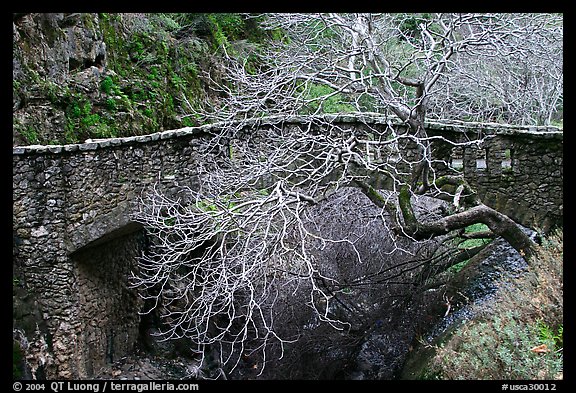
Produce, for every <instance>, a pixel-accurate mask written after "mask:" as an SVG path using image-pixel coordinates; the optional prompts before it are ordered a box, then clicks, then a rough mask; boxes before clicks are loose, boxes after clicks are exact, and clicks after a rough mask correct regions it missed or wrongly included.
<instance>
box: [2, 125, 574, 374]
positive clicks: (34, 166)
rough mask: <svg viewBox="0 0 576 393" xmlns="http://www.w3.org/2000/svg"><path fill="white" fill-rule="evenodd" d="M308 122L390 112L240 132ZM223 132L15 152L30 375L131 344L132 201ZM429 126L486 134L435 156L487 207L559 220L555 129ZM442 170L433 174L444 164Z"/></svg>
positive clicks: (95, 363) (17, 282)
mask: <svg viewBox="0 0 576 393" xmlns="http://www.w3.org/2000/svg"><path fill="white" fill-rule="evenodd" d="M314 119H321V120H322V121H324V122H326V121H328V122H332V123H335V124H338V125H339V126H341V127H347V128H354V127H367V126H370V127H380V128H383V129H385V128H386V127H390V125H391V123H390V119H386V118H384V117H381V116H378V115H369V114H366V115H356V116H352V115H326V116H324V117H322V118H320V117H316V118H307V117H293V118H279V117H271V118H265V119H258V120H254V121H252V122H248V123H247V125H246V127H248V128H250V127H253V128H254V129H255V130H260V131H262V130H264V131H265V130H266V128H267V127H272V126H278V127H285V128H289V127H299V126H302V125H304V124H308V123H309V122H310V121H311V120H314ZM394 126H395V127H403V126H402V125H401V124H400V123H398V124H395V125H394ZM219 127H221V125H218V124H213V125H206V126H201V127H193V128H183V129H179V130H171V131H164V132H159V133H156V134H151V135H145V136H136V137H129V138H117V139H108V140H98V141H94V142H90V143H84V144H75V145H64V146H17V147H13V268H14V273H13V284H14V285H13V287H14V290H13V302H14V316H13V323H14V327H15V328H18V329H19V330H20V331H23V332H24V333H25V335H26V337H27V339H28V342H29V343H30V352H31V353H32V352H33V353H35V359H36V363H35V367H36V366H37V367H38V369H37V371H36V373H37V375H44V376H46V377H47V378H86V377H91V376H93V375H95V374H96V373H97V372H98V370H99V368H100V367H102V366H104V365H105V364H107V363H110V362H113V361H115V360H117V359H118V358H120V357H122V356H124V355H125V354H127V353H128V352H129V351H130V350H131V349H132V348H133V346H134V344H135V342H136V341H137V339H138V336H139V334H140V331H139V329H140V315H139V314H138V311H139V310H140V309H141V307H142V304H141V300H140V299H139V298H138V296H137V295H136V294H135V291H133V290H131V289H130V288H129V284H128V277H129V275H130V273H131V271H132V270H133V269H134V267H135V265H136V260H137V258H138V256H139V255H140V253H141V251H142V249H143V247H144V241H145V239H144V236H143V231H142V230H141V227H140V226H139V225H138V224H137V223H135V222H134V221H133V220H132V218H131V216H132V213H133V212H134V209H135V208H136V207H137V202H138V196H139V195H140V194H141V192H142V191H143V190H146V189H147V188H148V187H150V186H151V185H152V184H154V183H158V184H159V185H160V187H161V188H162V189H163V190H164V191H168V192H177V190H178V187H179V186H181V185H187V186H190V187H196V186H197V185H198V184H199V182H200V181H201V178H202V173H201V171H200V170H199V168H200V167H201V166H200V165H198V164H199V163H200V162H202V160H203V154H204V153H202V151H203V149H202V146H204V145H205V144H206V143H207V142H208V141H209V140H210V138H211V136H210V135H211V133H210V131H211V130H217V129H218V128H219ZM427 128H428V134H429V135H430V136H443V137H444V138H446V139H448V140H452V141H455V142H458V141H470V140H475V139H478V138H481V137H485V136H490V138H488V139H486V142H485V143H483V144H482V146H481V148H480V147H477V148H474V147H467V148H465V149H462V148H460V149H456V148H453V147H452V146H451V145H450V144H448V143H445V142H442V141H441V140H440V139H439V140H438V142H434V144H435V146H434V149H433V152H434V155H435V157H436V158H439V159H442V160H444V161H445V162H446V163H448V165H449V166H451V167H452V168H454V169H457V170H461V171H463V172H464V175H465V177H466V178H467V180H468V181H469V182H470V183H471V184H472V185H473V186H476V187H477V189H478V191H479V194H480V197H481V198H482V199H483V201H484V202H485V203H486V204H487V205H490V206H492V207H495V208H497V209H498V210H500V211H502V212H503V213H505V214H508V215H509V216H510V217H511V218H513V219H514V220H516V221H517V222H519V223H521V224H523V225H526V226H529V227H533V228H539V229H542V230H547V229H549V228H551V227H553V226H559V225H562V220H563V218H562V217H563V210H562V209H563V180H562V179H563V134H562V132H560V131H559V130H558V129H556V128H546V127H538V128H536V127H533V128H522V127H513V126H504V125H496V124H471V123H459V122H451V123H450V124H441V123H432V122H430V123H428V124H427ZM255 132H256V131H255ZM443 165H444V164H440V165H439V166H438V168H437V170H438V171H439V173H441V172H442V171H443V170H447V169H448V168H446V165H444V168H443V167H442V166H443ZM375 181H376V182H378V179H375ZM384 183H385V182H383V183H382V184H384ZM32 363H34V362H32ZM35 367H34V368H35Z"/></svg>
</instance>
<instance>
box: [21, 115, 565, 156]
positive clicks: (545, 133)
mask: <svg viewBox="0 0 576 393" xmlns="http://www.w3.org/2000/svg"><path fill="white" fill-rule="evenodd" d="M311 121H316V122H329V123H360V124H361V123H364V124H390V125H402V123H403V122H402V121H401V120H400V119H399V118H397V117H393V116H386V115H382V114H380V113H372V112H363V113H338V114H324V115H316V116H280V115H276V116H268V117H262V118H252V119H246V120H242V121H229V122H218V123H212V124H205V125H202V126H197V127H184V128H179V129H176V130H167V131H160V132H156V133H153V134H147V135H138V136H131V137H122V138H107V139H92V140H90V139H89V140H87V141H85V142H84V143H76V144H67V145H28V146H14V147H12V155H26V154H58V153H65V152H76V151H90V150H97V149H101V148H107V147H110V146H121V145H122V146H124V145H133V144H137V143H147V142H152V141H157V140H164V139H173V138H178V137H182V136H190V135H207V134H210V132H211V131H215V130H218V129H221V128H223V127H232V126H241V127H242V128H245V127H253V126H259V127H262V126H272V125H276V124H279V123H283V124H308V123H309V122H311ZM425 125H426V127H427V128H428V129H430V130H438V131H450V132H463V133H467V132H475V133H478V132H482V134H483V135H494V134H498V135H519V136H534V137H538V138H553V139H563V132H562V129H560V128H558V127H552V126H516V125H509V124H499V123H477V122H465V121H458V120H429V121H426V122H425Z"/></svg>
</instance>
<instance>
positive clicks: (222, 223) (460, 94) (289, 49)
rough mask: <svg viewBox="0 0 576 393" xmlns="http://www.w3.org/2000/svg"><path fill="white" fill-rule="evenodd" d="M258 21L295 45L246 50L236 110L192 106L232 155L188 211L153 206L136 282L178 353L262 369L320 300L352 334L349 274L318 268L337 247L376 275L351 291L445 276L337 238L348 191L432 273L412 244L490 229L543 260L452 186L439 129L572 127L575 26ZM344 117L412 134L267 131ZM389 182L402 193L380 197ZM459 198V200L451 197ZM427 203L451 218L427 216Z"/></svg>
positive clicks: (193, 193) (157, 197)
mask: <svg viewBox="0 0 576 393" xmlns="http://www.w3.org/2000/svg"><path fill="white" fill-rule="evenodd" d="M258 20H259V21H260V23H262V26H264V27H265V28H266V29H269V30H270V31H273V32H276V33H275V34H276V35H277V39H276V40H275V41H273V42H272V44H271V45H270V46H269V47H266V48H260V49H259V50H258V56H259V57H260V59H261V61H260V62H259V63H257V64H254V63H253V62H251V63H248V62H247V61H246V58H245V57H244V56H242V53H243V52H242V51H240V50H237V51H234V45H232V46H231V47H228V49H227V51H228V52H229V53H230V56H227V62H226V65H225V67H226V69H225V72H224V74H225V75H227V78H228V81H227V83H225V84H221V85H220V86H219V88H220V89H221V93H222V95H223V96H224V97H225V98H223V99H222V101H221V102H220V104H219V106H218V107H212V108H200V109H199V108H192V107H191V108H190V111H191V115H192V114H194V115H195V116H196V117H200V118H203V119H205V120H207V121H210V122H216V121H220V122H223V123H221V124H222V127H221V132H217V133H215V134H214V135H213V138H212V139H211V141H210V142H209V143H207V145H206V146H204V148H205V150H206V152H209V153H211V154H207V155H206V157H214V158H207V159H206V162H202V163H199V164H198V166H199V172H200V173H202V179H201V187H200V188H199V189H186V190H183V194H185V195H186V199H185V200H183V199H176V198H174V197H170V196H168V195H164V194H162V193H160V192H155V191H153V192H151V193H149V194H148V196H147V197H145V199H144V200H143V203H142V209H141V213H140V214H139V216H138V219H139V220H140V221H141V222H143V223H144V224H145V226H146V227H147V228H148V229H149V233H150V234H151V237H152V246H151V249H150V251H149V252H148V253H147V254H146V255H144V257H143V258H142V262H141V264H140V272H139V273H138V275H137V276H136V277H135V283H136V285H138V286H139V287H140V288H141V289H142V293H144V294H145V296H147V297H148V298H149V300H152V301H153V305H154V306H155V307H161V308H162V310H163V313H164V321H165V322H166V326H167V328H166V329H165V332H164V337H165V338H167V339H172V338H180V337H187V338H189V339H190V341H191V342H192V343H194V344H195V348H196V350H197V351H198V352H199V353H201V354H202V355H203V356H205V355H206V353H207V349H208V348H210V349H211V350H214V348H218V350H216V353H217V354H218V356H219V364H221V365H224V364H226V365H227V369H232V368H234V367H235V366H236V365H238V364H239V362H240V361H241V360H242V359H244V357H246V356H248V357H249V356H250V355H251V354H252V353H254V352H259V353H260V354H261V356H262V358H263V360H262V362H263V363H261V364H260V367H261V368H262V366H263V365H264V364H265V362H266V354H267V351H266V349H267V348H268V347H270V346H271V345H272V343H275V345H279V348H280V349H279V351H278V352H276V354H277V355H282V353H283V350H282V348H283V345H284V344H286V343H288V342H292V341H294V340H296V339H298V337H299V336H298V334H295V335H289V334H288V335H287V336H281V335H279V334H278V332H279V331H280V330H282V329H280V330H279V328H278V321H281V323H286V321H292V322H293V321H294V319H292V320H291V319H289V318H288V319H286V317H285V314H286V313H287V311H286V310H287V309H288V308H289V307H284V308H282V307H278V305H279V304H284V305H286V304H287V303H286V302H287V300H286V299H287V298H289V297H290V296H294V297H299V298H300V299H305V300H302V302H301V303H302V304H303V305H305V306H306V307H308V309H309V310H312V311H313V314H312V315H313V317H310V318H312V319H314V321H316V322H317V323H325V324H329V325H331V326H333V327H334V328H336V329H340V330H342V329H344V330H345V329H349V328H350V327H351V322H350V320H351V319H350V318H348V319H347V318H340V317H338V313H335V312H334V310H335V309H334V307H335V306H334V305H335V304H340V305H341V306H342V304H344V302H342V299H341V298H339V297H338V296H337V294H338V293H340V292H341V291H342V290H343V288H345V285H344V283H343V282H342V277H341V276H339V275H338V274H334V271H333V270H331V269H327V268H326V267H325V266H321V265H320V264H319V263H318V261H319V260H322V258H321V256H320V255H321V252H322V250H324V249H326V248H327V247H328V246H329V245H334V244H339V245H345V246H346V247H347V249H348V250H349V252H350V255H352V257H351V258H352V259H353V260H354V261H356V262H357V263H358V264H365V265H366V266H368V265H369V266H372V267H371V268H370V269H372V270H369V271H362V272H361V273H358V274H359V276H357V277H354V278H350V277H348V278H347V282H350V281H353V282H355V283H361V282H362V281H363V280H364V281H365V283H368V282H370V281H369V280H368V278H369V277H378V281H379V282H383V281H385V280H384V278H385V277H387V278H388V279H391V277H398V276H399V275H401V274H409V276H405V277H404V278H405V279H407V280H412V282H413V280H414V279H415V277H421V274H422V273H423V272H424V271H428V272H429V271H430V269H429V268H424V267H423V266H425V265H424V264H422V263H413V264H412V265H411V266H413V268H407V266H408V265H406V264H400V263H399V264H398V266H396V267H395V266H388V265H386V266H384V265H382V264H381V265H380V266H374V264H372V263H370V261H367V260H366V258H365V256H364V252H365V251H364V249H363V248H362V247H359V246H358V244H359V243H358V239H359V237H358V236H356V237H355V236H354V234H352V233H351V234H342V233H340V235H338V236H336V235H334V233H335V232H334V233H332V232H330V233H327V231H326V230H325V228H324V229H322V230H320V227H322V226H321V225H319V223H318V215H317V214H318V211H317V210H316V211H315V210H314V209H315V208H316V207H317V206H320V205H321V204H322V203H323V201H324V200H326V199H327V198H333V197H334V196H335V195H338V192H340V191H339V190H343V189H345V188H348V187H355V188H357V189H360V190H362V192H363V194H364V198H365V201H366V203H369V204H370V205H371V206H372V207H373V208H376V209H377V213H371V214H372V216H373V217H378V219H379V223H380V224H379V225H383V228H382V232H383V233H386V236H387V237H388V239H389V240H390V241H389V243H388V244H387V250H388V251H387V252H388V253H389V254H390V255H391V254H393V253H394V252H397V251H401V252H403V253H404V255H412V256H413V258H412V261H415V260H417V259H418V258H417V256H416V255H415V254H414V249H413V248H407V247H406V245H405V243H402V242H401V241H400V240H399V239H401V238H403V239H410V240H411V241H413V242H415V241H428V240H429V239H431V238H433V237H435V236H438V235H442V236H445V235H447V234H448V235H449V234H450V233H451V232H452V231H455V230H458V229H460V228H463V227H465V226H467V225H470V224H472V223H475V222H484V223H486V224H487V225H488V226H489V227H490V229H491V230H492V232H493V234H496V235H501V236H503V237H504V238H506V239H507V240H508V241H509V242H510V243H511V245H513V246H514V247H515V248H516V249H518V250H528V249H529V248H530V245H531V241H530V239H528V238H527V237H526V236H525V235H524V234H523V233H522V231H520V230H519V229H518V227H517V226H516V225H515V224H514V223H513V222H512V221H511V220H510V219H508V218H507V217H506V216H503V215H502V214H500V213H498V212H496V211H494V210H493V209H490V208H488V207H487V206H485V205H483V204H482V203H481V201H479V200H478V198H477V197H475V194H474V191H473V190H472V189H471V188H470V187H469V186H468V184H467V183H466V181H465V180H464V179H462V178H461V177H460V176H458V173H454V175H453V176H442V177H440V176H438V175H437V174H436V173H435V171H434V165H433V164H434V162H433V160H432V156H431V151H430V146H431V142H432V140H433V139H434V138H431V137H429V136H428V135H427V134H426V130H425V128H424V120H425V119H426V118H427V117H433V118H452V119H459V120H463V119H464V120H465V119H468V120H491V121H495V120H503V121H506V122H515V123H522V124H539V123H546V124H548V123H550V122H551V121H552V120H554V119H555V116H557V115H558V109H559V108H561V105H562V88H563V85H562V83H563V81H562V23H563V22H562V15H552V14H530V15H526V14H520V15H519V14H480V15H477V14H438V15H432V14H425V15H420V14H419V15H415V14H379V15H373V14H370V15H364V14H350V15H348V14H321V15H314V14H305V15H291V14H280V15H272V14H270V15H262V16H259V17H258ZM278 36H279V37H280V38H281V39H278ZM222 50H223V51H226V49H225V48H222ZM232 52H235V53H232ZM206 77H207V78H210V75H209V74H208V75H206ZM213 83H214V84H216V82H215V81H213ZM335 110H337V111H346V112H366V111H373V112H378V113H380V114H388V115H390V116H391V117H394V118H396V119H399V120H400V122H401V123H402V124H401V125H400V126H398V125H394V124H397V123H394V124H393V123H392V122H390V124H389V126H388V127H384V128H377V127H372V126H370V125H369V124H365V125H363V126H359V127H342V126H338V125H337V124H335V123H333V122H331V121H329V120H327V119H325V118H322V117H304V119H307V120H306V121H302V122H301V124H299V125H298V124H296V125H294V124H293V125H291V126H287V127H284V126H283V125H282V123H278V124H272V125H270V126H268V127H262V126H260V127H258V130H256V129H255V128H253V127H251V126H250V124H251V123H250V121H251V120H250V119H253V118H259V117H262V116H269V115H277V114H280V115H283V116H286V115H314V114H316V115H317V114H321V113H325V112H330V111H335ZM446 142H447V143H449V142H448V141H446ZM475 143H478V142H476V141H475V142H469V144H475ZM407 144H412V146H415V147H416V151H417V152H418V153H417V154H416V155H415V156H414V155H406V154H404V153H403V149H402V147H403V146H406V145H407ZM214 153H216V154H214ZM376 177H382V178H385V179H386V187H387V188H388V189H389V190H390V191H391V192H387V193H382V192H379V191H377V190H376V189H375V187H374V186H373V184H372V183H371V180H372V179H374V178H376ZM448 184H450V185H451V186H453V187H452V188H451V190H456V191H452V192H448V191H446V188H445V187H444V186H446V185H448ZM417 195H427V196H432V197H435V198H440V199H443V200H446V201H449V202H450V205H449V206H448V207H447V208H446V207H445V208H442V209H441V211H436V212H435V213H434V214H431V213H428V214H427V213H426V212H424V213H422V212H418V211H416V212H415V210H417V209H415V208H414V206H413V205H412V203H413V201H414V198H416V196H417ZM315 212H316V213H315ZM344 225H347V224H344ZM370 225H372V224H370ZM328 232H329V231H328ZM363 247H364V246H363ZM437 247H438V246H437V245H436V246H435V247H432V250H437ZM364 248H365V247H364ZM427 249H428V250H430V248H429V247H428V248H427ZM430 255H431V254H430ZM392 259H394V258H392ZM431 260H433V258H432V257H430V258H429V259H428V261H431ZM406 263H408V262H406ZM394 269H396V270H394ZM382 272H388V273H389V274H390V275H388V276H382V274H383V273H382ZM418 272H419V274H420V276H419V275H418ZM367 280H368V281H367ZM342 307H343V306H342ZM346 307H348V306H346ZM348 308H349V307H348ZM282 315H283V316H282ZM283 318H284V319H283ZM310 318H308V320H307V321H308V322H307V323H311V322H310V321H311V319H310ZM316 322H315V323H316ZM277 348H278V347H277Z"/></svg>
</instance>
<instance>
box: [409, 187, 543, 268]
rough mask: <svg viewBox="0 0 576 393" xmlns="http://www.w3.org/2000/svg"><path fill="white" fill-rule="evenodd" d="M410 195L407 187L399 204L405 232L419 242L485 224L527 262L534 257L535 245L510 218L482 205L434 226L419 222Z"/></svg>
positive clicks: (445, 219)
mask: <svg viewBox="0 0 576 393" xmlns="http://www.w3.org/2000/svg"><path fill="white" fill-rule="evenodd" d="M410 196H411V195H410V192H409V190H408V187H407V186H404V187H402V188H401V190H400V193H399V195H398V202H399V206H400V210H401V212H402V217H403V218H404V230H405V231H406V233H407V234H408V235H410V236H412V237H414V238H415V239H416V240H422V239H427V238H430V237H432V236H438V235H444V234H447V233H448V232H450V231H453V230H455V229H460V228H465V227H467V226H468V225H472V224H476V223H483V224H486V225H487V226H488V228H490V230H491V231H492V232H493V233H494V234H496V235H498V236H502V237H503V238H504V239H505V240H506V241H507V242H508V243H509V244H510V245H511V246H512V247H514V249H516V251H518V252H519V253H520V255H522V256H523V257H524V258H525V259H527V257H528V256H530V255H531V254H532V247H533V246H534V242H533V241H532V239H530V237H529V236H528V235H526V234H525V233H524V232H522V230H521V229H520V228H519V227H518V225H517V224H516V223H515V222H514V221H512V220H511V219H510V218H509V217H507V216H506V215H504V214H502V213H499V212H498V211H496V210H494V209H492V208H491V207H488V206H486V205H484V204H482V203H480V204H478V205H477V206H474V207H472V208H470V209H468V210H464V211H462V212H459V213H455V214H452V215H449V216H446V217H442V218H440V219H438V220H436V221H433V222H423V223H422V222H418V220H417V219H416V215H415V214H414V211H413V209H412V204H411V202H410Z"/></svg>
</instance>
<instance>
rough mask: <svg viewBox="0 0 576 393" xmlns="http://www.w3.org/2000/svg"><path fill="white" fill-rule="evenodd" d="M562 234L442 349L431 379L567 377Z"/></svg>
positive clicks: (543, 247) (552, 237)
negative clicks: (564, 336)
mask: <svg viewBox="0 0 576 393" xmlns="http://www.w3.org/2000/svg"><path fill="white" fill-rule="evenodd" d="M562 256H563V234H562V231H561V230H559V231H557V232H555V233H553V234H552V235H550V236H549V237H548V238H547V239H545V240H544V241H543V244H542V245H541V246H537V249H536V253H535V255H534V257H532V259H531V260H530V270H529V271H528V272H527V273H526V274H525V275H523V276H522V277H520V278H518V279H512V278H511V279H509V280H507V281H505V282H504V283H503V284H502V286H501V288H500V290H499V292H498V295H497V298H496V299H495V300H494V301H493V302H490V304H489V305H486V306H485V307H484V308H483V309H479V310H478V311H479V317H477V318H476V319H474V320H471V321H467V322H466V323H464V324H463V325H462V326H461V327H459V328H458V329H456V330H455V332H454V333H453V334H452V335H451V336H450V338H449V339H448V340H447V341H446V342H445V343H444V344H442V345H441V346H440V347H438V348H437V351H436V355H435V357H434V358H433V359H432V362H431V364H430V369H429V372H428V375H430V376H434V378H439V379H529V380H534V379H561V378H562V375H563V353H562V349H563V348H562V346H563V322H562V321H563V303H562V299H563V270H562Z"/></svg>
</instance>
